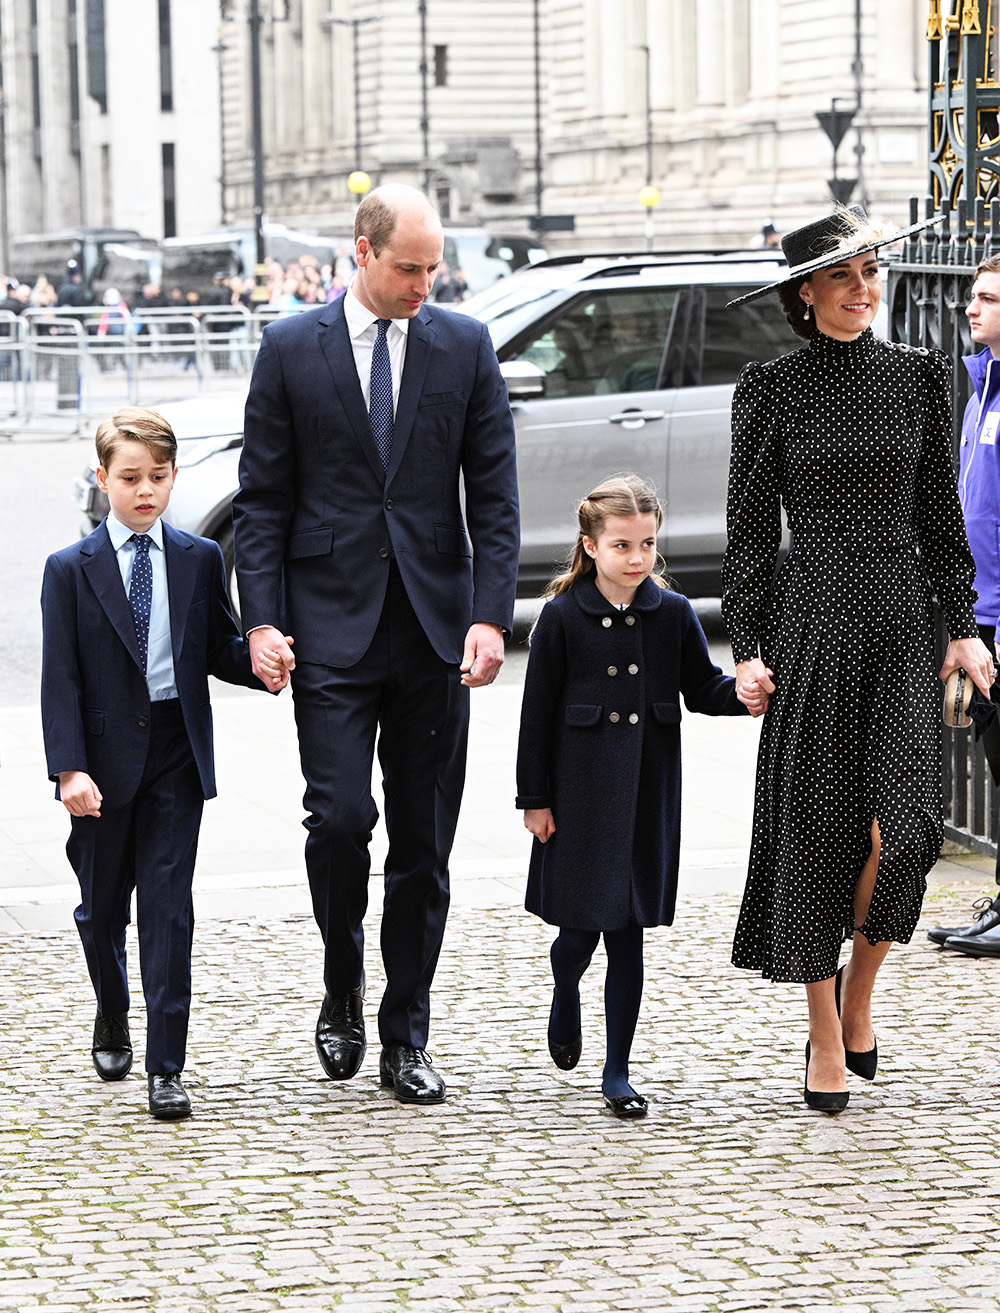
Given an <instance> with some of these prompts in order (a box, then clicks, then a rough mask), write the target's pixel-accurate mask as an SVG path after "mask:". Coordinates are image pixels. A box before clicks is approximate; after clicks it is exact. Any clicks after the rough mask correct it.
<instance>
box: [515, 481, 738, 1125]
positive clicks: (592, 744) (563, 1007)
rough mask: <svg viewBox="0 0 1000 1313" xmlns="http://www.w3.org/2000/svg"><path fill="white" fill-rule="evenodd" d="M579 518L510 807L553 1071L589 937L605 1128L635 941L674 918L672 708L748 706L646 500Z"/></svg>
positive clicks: (627, 1020)
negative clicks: (599, 1012) (602, 1047)
mask: <svg viewBox="0 0 1000 1313" xmlns="http://www.w3.org/2000/svg"><path fill="white" fill-rule="evenodd" d="M577 515H578V519H579V526H580V531H579V534H578V536H577V540H576V545H575V547H574V549H573V555H572V559H571V562H570V566H569V569H568V571H567V572H566V573H565V574H561V575H559V577H558V578H556V579H554V580H553V581H552V583H551V584H550V585H549V587H548V589H547V591H546V594H545V596H546V599H547V601H546V605H545V606H544V607H543V608H542V611H541V614H540V615H539V617H538V621H537V623H536V625H535V629H534V632H533V634H532V638H531V651H530V655H529V657H528V669H527V674H526V677H525V684H524V701H523V703H522V707H521V731H520V737H519V740H518V753H517V790H518V796H517V806H518V807H520V808H523V809H524V823H525V825H526V826H527V828H528V829H529V830H530V831H531V833H532V834H533V835H534V836H535V839H534V843H533V844H532V850H531V865H530V867H529V871H528V890H527V896H526V898H525V906H526V908H527V909H528V911H529V912H533V913H534V914H535V915H536V916H539V917H541V919H542V920H543V921H547V922H548V923H549V924H550V925H555V926H558V927H559V934H558V935H557V936H556V939H555V942H554V943H553V945H552V952H551V959H552V975H553V978H554V981H555V989H554V991H553V995H552V1011H551V1013H550V1016H549V1028H548V1042H549V1053H550V1054H551V1056H552V1060H553V1062H554V1063H555V1064H556V1066H557V1067H560V1068H562V1069H563V1070H564V1071H570V1070H572V1068H573V1067H575V1066H576V1064H577V1062H578V1061H579V1059H580V1052H581V1049H582V1044H583V1040H582V1035H581V1030H580V993H579V984H580V979H581V977H582V976H583V973H584V971H586V969H587V967H588V966H589V965H590V959H591V956H592V954H593V952H594V949H595V948H596V947H597V944H598V941H599V939H600V937H601V934H602V933H603V935H604V945H605V948H606V950H607V957H608V969H607V977H606V980H605V1000H604V1007H605V1020H606V1026H607V1054H606V1058H605V1063H604V1073H603V1079H602V1088H603V1093H604V1102H605V1104H606V1105H607V1107H608V1108H609V1109H610V1110H611V1112H613V1113H614V1114H615V1116H617V1117H622V1118H632V1117H644V1116H645V1115H646V1107H647V1105H646V1100H645V1099H644V1098H643V1096H642V1095H641V1094H637V1093H636V1091H635V1090H633V1088H632V1086H631V1085H630V1084H629V1070H628V1059H629V1050H630V1049H631V1047H632V1036H633V1034H634V1032H635V1025H636V1021H637V1019H638V1016H639V1004H640V1001H641V998H642V981H643V972H642V931H643V927H644V926H657V925H670V924H671V922H672V921H673V918H674V903H675V898H676V892H677V860H678V848H679V845H680V815H681V758H680V719H681V709H680V695H681V694H682V693H683V694H684V701H685V702H686V704H687V706H688V708H689V710H691V711H703V712H706V713H707V714H708V715H712V716H739V715H745V714H746V708H745V707H743V706H742V705H741V704H740V703H739V702H737V700H736V693H735V680H734V679H732V678H731V677H729V676H727V675H723V673H722V671H721V670H719V668H718V667H717V666H715V665H713V664H712V660H711V658H710V656H709V653H708V645H707V643H706V641H705V635H704V634H703V633H702V629H701V626H700V625H699V623H698V620H697V617H696V616H695V613H694V611H693V610H692V609H691V605H690V603H689V602H688V601H687V599H686V598H684V597H681V596H680V595H679V594H678V593H674V592H671V591H669V586H668V584H667V581H666V580H665V579H664V578H663V576H662V575H661V574H658V573H654V568H655V565H656V559H657V554H656V533H657V530H658V529H659V527H660V524H661V523H662V520H663V511H662V508H661V506H660V504H659V502H658V501H657V499H656V492H655V489H654V488H653V487H652V486H651V485H650V484H648V483H646V482H644V481H643V480H642V479H640V478H638V477H637V476H636V475H634V474H626V475H619V476H616V477H614V478H610V479H607V480H605V482H603V483H602V484H601V485H600V486H599V487H597V488H595V489H594V491H593V492H592V493H591V494H590V496H589V497H585V498H584V499H583V501H582V502H581V503H580V505H579V507H578V508H577ZM756 710H758V709H757V708H754V711H756ZM760 710H763V708H762V707H761V708H760Z"/></svg>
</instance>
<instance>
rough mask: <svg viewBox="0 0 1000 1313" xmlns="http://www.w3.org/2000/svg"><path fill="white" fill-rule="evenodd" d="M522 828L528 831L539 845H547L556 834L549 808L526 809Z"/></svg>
mask: <svg viewBox="0 0 1000 1313" xmlns="http://www.w3.org/2000/svg"><path fill="white" fill-rule="evenodd" d="M524 828H525V829H526V830H530V831H531V833H532V834H533V835H534V836H535V838H536V839H537V840H538V842H539V843H547V842H548V841H549V839H551V837H552V836H553V835H554V834H555V832H556V823H555V819H554V817H553V815H552V808H551V807H526V808H525V809H524Z"/></svg>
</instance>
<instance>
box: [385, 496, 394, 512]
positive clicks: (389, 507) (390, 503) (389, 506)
mask: <svg viewBox="0 0 1000 1313" xmlns="http://www.w3.org/2000/svg"><path fill="white" fill-rule="evenodd" d="M385 509H386V510H387V511H391V510H392V498H391V497H390V498H389V500H388V501H387V502H386V504H385Z"/></svg>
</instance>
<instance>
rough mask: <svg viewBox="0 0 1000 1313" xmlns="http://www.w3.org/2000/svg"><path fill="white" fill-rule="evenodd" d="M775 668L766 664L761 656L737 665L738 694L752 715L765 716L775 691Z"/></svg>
mask: <svg viewBox="0 0 1000 1313" xmlns="http://www.w3.org/2000/svg"><path fill="white" fill-rule="evenodd" d="M773 674H774V671H773V670H769V669H768V668H767V666H765V665H764V663H763V661H761V659H760V657H754V658H753V659H752V660H750V661H740V662H738V663H737V666H736V696H737V697H738V698H739V700H740V701H741V702H742V703H743V705H744V706H745V707H746V709H747V711H749V712H750V715H751V716H763V714H764V712H765V711H766V710H767V708H768V706H769V705H770V695H771V694H772V693H773V692H774V681H773V679H772V678H771V676H772V675H773Z"/></svg>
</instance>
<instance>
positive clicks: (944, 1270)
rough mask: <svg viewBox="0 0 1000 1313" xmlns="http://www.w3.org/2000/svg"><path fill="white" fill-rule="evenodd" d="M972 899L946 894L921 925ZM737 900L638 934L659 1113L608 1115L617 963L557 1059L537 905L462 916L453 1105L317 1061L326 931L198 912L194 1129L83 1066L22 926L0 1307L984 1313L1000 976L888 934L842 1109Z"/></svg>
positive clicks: (1, 1128) (998, 1282) (77, 1038)
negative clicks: (890, 948) (602, 1010)
mask: <svg viewBox="0 0 1000 1313" xmlns="http://www.w3.org/2000/svg"><path fill="white" fill-rule="evenodd" d="M980 892H981V886H979V885H977V886H975V887H973V886H972V885H969V886H967V887H962V886H951V887H947V888H944V889H938V890H935V891H934V892H933V893H932V894H931V896H930V897H929V899H928V903H927V907H926V912H927V916H926V917H925V923H926V924H930V923H934V922H936V921H938V920H940V919H942V918H947V917H955V918H956V919H957V920H959V921H961V920H963V919H964V914H965V912H966V910H967V908H968V906H969V904H970V902H971V900H972V898H973V897H975V896H976V895H978V893H980ZM735 912H736V900H735V899H734V898H733V897H731V896H726V897H720V898H713V899H712V900H711V903H710V904H709V902H708V901H706V903H705V905H704V906H694V907H692V906H689V907H688V909H687V911H686V912H685V913H684V914H683V915H682V916H681V917H680V918H679V920H678V923H677V925H676V926H675V927H674V928H673V929H672V930H663V931H659V932H656V933H654V934H651V935H650V936H649V937H648V940H647V966H648V970H647V991H646V999H645V1004H644V1009H643V1015H642V1018H641V1019H640V1031H639V1036H638V1038H637V1042H636V1046H635V1052H634V1064H633V1079H634V1081H635V1084H636V1085H637V1087H638V1088H639V1089H641V1090H643V1091H645V1092H646V1093H647V1094H648V1095H649V1096H650V1097H651V1100H652V1106H651V1112H650V1116H649V1118H648V1119H647V1120H646V1121H645V1122H639V1123H621V1122H617V1121H615V1120H614V1119H613V1118H611V1117H609V1116H608V1115H607V1114H606V1113H604V1112H603V1110H602V1108H601V1105H600V1098H599V1094H598V1088H599V1086H598V1082H599V1072H600V1060H601V1047H602V1046H601V1027H600V1016H599V1000H600V989H599V986H600V974H601V973H600V969H599V964H598V963H595V966H594V968H592V971H591V974H590V976H589V977H588V978H587V980H586V982H585V997H584V1010H585V1045H584V1056H583V1060H582V1062H581V1065H580V1067H579V1068H578V1069H577V1071H575V1072H573V1073H571V1074H563V1073H560V1072H557V1071H556V1069H555V1068H554V1067H552V1066H551V1065H550V1063H549V1061H548V1057H547V1054H546V1052H545V1043H544V1034H545V1020H546V1015H547V1002H548V990H549V986H548V978H547V971H546V967H547V960H546V949H547V944H548V939H549V933H548V930H547V929H546V928H545V927H543V926H541V925H540V924H538V923H537V922H535V921H534V920H533V919H532V918H530V917H528V916H527V915H526V914H525V913H523V912H519V911H517V910H516V909H498V910H484V909H477V908H473V907H462V908H457V909H456V910H455V911H454V913H453V916H452V919H451V922H450V926H449V934H448V938H447V940H446V948H445V953H444V956H443V957H442V962H441V967H440V970H439V973H438V980H437V984H436V989H435V994H434V1000H435V1009H436V1010H435V1017H434V1026H433V1044H432V1051H433V1055H434V1058H435V1060H436V1063H437V1065H438V1066H439V1067H440V1069H441V1070H442V1071H443V1072H444V1073H446V1075H447V1077H448V1080H449V1085H450V1092H451V1098H450V1101H449V1102H448V1103H447V1104H445V1105H444V1106H443V1107H440V1108H437V1109H433V1110H432V1109H414V1108H403V1107H401V1106H399V1105H398V1104H396V1103H395V1102H394V1101H393V1100H392V1098H391V1097H390V1096H388V1095H387V1094H386V1093H384V1092H383V1091H381V1090H380V1088H379V1086H378V1080H377V1049H376V1048H373V1051H371V1052H370V1053H369V1055H368V1058H367V1059H366V1062H365V1065H364V1068H363V1070H362V1072H361V1074H360V1075H359V1076H358V1077H357V1078H356V1079H355V1080H354V1081H352V1082H350V1083H347V1084H343V1085H335V1084H332V1083H331V1082H329V1081H327V1080H325V1079H323V1078H322V1075H321V1072H320V1069H319V1066H318V1063H317V1061H316V1058H315V1055H314V1052H313V1048H312V1028H313V1024H314V1020H315V1013H316V1011H317V1008H318V1003H319V994H318V973H319V949H318V940H317V936H316V932H315V929H314V927H313V925H312V922H311V921H310V920H309V919H307V918H304V917H299V918H293V919H285V920H277V921H268V922H259V921H250V920H247V921H230V922H214V923H204V924H203V925H202V926H201V927H200V930H199V933H198V935H197V937H196V961H195V973H196V974H195V984H196V990H197V998H196V1004H195V1010H194V1016H193V1026H192V1034H191V1047H190V1063H189V1067H188V1071H187V1075H186V1079H187V1083H188V1086H189V1089H190V1091H191V1093H192V1096H193V1100H194V1103H195V1114H196V1115H195V1116H194V1117H193V1118H192V1119H191V1120H190V1121H188V1122H184V1123H179V1124H162V1123H156V1122H153V1121H151V1120H150V1119H149V1118H148V1116H147V1115H146V1114H145V1112H144V1096H145V1085H144V1080H143V1077H142V1075H141V1074H140V1072H139V1070H138V1067H139V1064H138V1063H137V1070H136V1072H135V1073H133V1075H132V1076H131V1077H130V1078H129V1079H128V1080H126V1081H124V1082H123V1083H122V1084H120V1085H102V1084H101V1083H100V1082H99V1081H98V1080H97V1078H96V1076H95V1075H94V1073H93V1070H92V1068H91V1066H90V1056H89V1051H88V1050H89V1028H90V1017H91V1015H92V1012H91V1009H92V1004H91V1000H90V993H89V986H88V984H87V982H86V979H85V973H84V968H83V962H82V957H81V954H80V951H79V947H78V944H77V940H76V936H75V933H74V932H73V931H72V930H67V931H61V932H47V933H36V934H21V935H10V936H5V937H4V938H3V939H2V940H0V951H2V953H3V963H4V970H3V972H2V976H0V1006H2V1009H3V1017H4V1032H5V1035H4V1039H5V1043H4V1049H5V1055H6V1062H5V1064H4V1065H5V1071H4V1073H3V1076H2V1080H0V1309H3V1310H18V1313H20V1310H26V1309H35V1308H44V1309H48V1310H55V1309H61V1310H67V1311H68V1310H79V1309H82V1308H86V1309H87V1310H93V1311H94V1313H101V1311H103V1310H121V1309H140V1310H158V1311H159V1310H163V1311H164V1313H166V1311H167V1310H170V1311H171V1313H173V1311H175V1310H176V1311H178V1313H180V1311H182V1310H183V1311H184V1313H188V1311H189V1310H198V1311H199V1313H201V1311H203V1310H212V1311H214V1310H220V1311H221V1310H230V1309H232V1310H239V1313H256V1311H257V1310H260V1311H261V1313H264V1311H270V1310H279V1309H282V1310H314V1309H351V1310H355V1311H356V1313H361V1311H362V1310H365V1311H368V1310H370V1311H371V1313H384V1311H385V1313H388V1311H390V1310H397V1309H404V1310H408V1309H413V1310H431V1311H433V1313H450V1310H461V1311H462V1313H472V1311H473V1310H485V1311H489V1313H492V1311H493V1310H500V1309H566V1310H572V1311H573V1313H603V1311H604V1310H612V1309H614V1310H628V1309H650V1310H675V1309H677V1310H687V1311H688V1313H702V1311H704V1313H709V1311H710V1310H720V1311H723V1310H724V1311H725V1313H737V1311H738V1310H758V1309H760V1310H799V1309H803V1310H804V1309H810V1310H811V1309H815V1308H836V1309H846V1310H854V1311H855V1313H861V1311H862V1310H865V1311H868V1310H877V1311H878V1313H881V1311H882V1310H885V1311H886V1313H890V1311H891V1313H896V1311H897V1310H939V1309H940V1310H956V1311H957V1310H980V1309H981V1310H991V1311H992V1310H995V1309H996V1307H997V1300H998V1298H1000V1267H998V1258H1000V1243H998V1240H997V1205H998V1200H1000V1174H998V1153H997V1149H996V1134H995V1126H996V1120H997V1111H996V1109H997V1046H996V1038H995V1025H994V1018H995V1015H996V1014H995V998H996V992H997V979H998V975H997V973H998V972H1000V964H997V963H993V962H981V961H972V960H969V959H960V958H957V957H955V956H951V955H944V954H942V953H940V952H938V951H937V950H934V949H933V948H931V947H930V946H929V945H928V944H927V942H926V940H925V939H924V938H923V934H922V931H921V932H918V938H916V939H915V940H914V942H913V943H912V944H911V945H910V946H909V947H907V948H905V949H898V950H894V952H893V954H892V955H891V956H890V958H889V963H888V966H887V968H886V971H885V973H884V977H883V979H884V982H885V984H884V988H883V991H882V993H881V995H880V998H879V1011H878V1017H877V1031H878V1038H879V1048H880V1056H881V1060H882V1068H881V1070H880V1073H879V1078H878V1080H877V1081H876V1082H875V1083H874V1085H865V1084H864V1083H863V1082H861V1081H858V1080H854V1081H853V1084H852V1095H851V1097H852V1103H851V1106H850V1108H849V1109H848V1111H847V1112H846V1113H845V1114H843V1115H842V1116H841V1117H840V1118H837V1119H833V1118H826V1117H824V1116H822V1115H821V1114H816V1113H812V1112H810V1111H809V1110H808V1109H806V1108H805V1106H804V1104H803V1102H802V1097H801V1085H802V1073H803V1060H802V1047H803V1042H804V1038H805V1035H804V1026H803V1003H802V999H801V989H800V988H798V987H793V986H771V985H767V984H765V983H763V982H761V981H760V980H757V979H755V978H753V977H751V976H748V975H746V974H743V973H739V972H736V971H735V970H733V969H732V968H731V967H730V966H729V965H728V944H729V936H730V933H731V930H732V926H733V922H734V917H735ZM371 942H372V943H373V944H374V942H375V936H374V934H373V935H372V937H371ZM370 956H372V957H375V956H377V955H376V954H372V955H370ZM370 965H371V967H372V970H371V977H372V980H371V995H372V996H373V997H377V991H378V989H379V981H378V980H377V979H375V978H374V977H375V975H376V971H375V969H374V968H375V963H374V961H373V962H371V964H370ZM369 1012H370V1014H373V1013H374V1003H372V1005H371V1006H370V1008H369ZM140 1018H141V1010H137V1011H136V1012H135V1014H134V1021H135V1024H134V1026H133V1031H134V1036H133V1037H134V1039H138V1040H139V1041H140V1043H141V1040H142V1036H141V1034H136V1033H135V1032H138V1031H139V1030H140ZM139 1053H140V1054H141V1048H140V1049H139Z"/></svg>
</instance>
